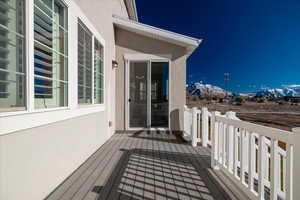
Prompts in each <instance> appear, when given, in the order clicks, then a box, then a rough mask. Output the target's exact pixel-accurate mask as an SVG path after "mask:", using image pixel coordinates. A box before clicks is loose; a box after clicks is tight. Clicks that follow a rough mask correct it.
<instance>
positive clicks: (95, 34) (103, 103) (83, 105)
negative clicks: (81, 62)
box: [76, 17, 106, 109]
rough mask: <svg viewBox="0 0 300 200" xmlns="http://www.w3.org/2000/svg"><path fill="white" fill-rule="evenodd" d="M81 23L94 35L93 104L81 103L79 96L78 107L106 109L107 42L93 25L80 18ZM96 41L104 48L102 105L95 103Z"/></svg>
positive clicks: (78, 21)
mask: <svg viewBox="0 0 300 200" xmlns="http://www.w3.org/2000/svg"><path fill="white" fill-rule="evenodd" d="M79 23H81V24H82V25H84V26H85V27H86V28H87V29H88V30H89V31H90V32H91V33H92V102H91V103H79V99H78V96H77V99H76V101H77V107H79V108H82V107H95V106H101V107H102V108H103V109H105V102H106V100H105V97H106V89H105V88H106V83H105V79H106V69H105V64H106V62H105V60H106V59H105V55H106V48H105V40H104V39H103V38H102V37H101V35H100V34H99V33H98V32H97V30H95V29H94V28H93V27H92V26H91V24H90V23H89V22H88V21H87V20H85V19H84V18H82V17H78V20H77V25H79ZM77 33H78V26H77ZM95 39H96V40H97V41H98V42H99V44H100V45H101V46H102V49H103V101H102V103H95V98H94V97H95V93H94V89H95V85H94V81H95V77H94V70H95V62H94V56H95V55H94V54H95ZM76 40H77V42H78V36H77V38H76ZM77 59H78V49H77ZM78 67H79V66H78V61H77V73H78ZM76 87H77V94H78V80H77V85H76Z"/></svg>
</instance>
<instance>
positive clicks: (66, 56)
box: [29, 0, 71, 111]
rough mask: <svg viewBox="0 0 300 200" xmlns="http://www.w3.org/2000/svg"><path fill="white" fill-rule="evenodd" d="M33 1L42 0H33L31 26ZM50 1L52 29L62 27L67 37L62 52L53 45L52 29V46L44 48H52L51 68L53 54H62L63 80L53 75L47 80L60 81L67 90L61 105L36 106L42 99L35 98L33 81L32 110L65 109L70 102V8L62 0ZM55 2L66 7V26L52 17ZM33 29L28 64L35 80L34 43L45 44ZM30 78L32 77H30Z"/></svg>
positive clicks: (58, 82)
mask: <svg viewBox="0 0 300 200" xmlns="http://www.w3.org/2000/svg"><path fill="white" fill-rule="evenodd" d="M35 1H42V0H34V1H33V13H31V14H32V20H33V27H34V23H35V22H34V19H35V13H34V12H35V7H37V6H36V5H35ZM51 1H52V9H51V8H47V9H48V11H49V12H51V14H52V17H51V22H52V31H53V30H54V29H55V28H57V27H59V28H62V29H63V32H64V39H65V38H67V41H66V42H64V50H63V51H64V52H60V51H58V50H56V49H55V46H54V43H55V39H54V37H55V35H54V31H53V32H52V41H51V42H52V47H46V48H49V49H51V50H52V70H53V69H54V68H55V67H54V62H55V58H54V56H62V57H63V59H64V66H63V68H64V70H63V71H64V76H65V80H63V79H61V78H58V79H57V77H54V76H53V77H52V78H49V81H50V80H51V81H52V86H53V85H54V84H61V83H62V84H64V85H65V86H64V90H67V91H65V92H64V94H63V95H64V97H63V99H64V100H63V101H65V102H64V105H63V106H59V105H57V106H54V107H50V108H37V101H40V99H43V98H36V97H35V95H36V92H35V85H36V84H35V83H34V82H33V84H34V86H33V87H34V88H33V107H32V108H31V109H32V110H34V111H36V110H41V111H43V110H49V109H50V110H58V109H66V108H69V104H70V98H69V90H70V88H71V87H70V81H69V77H70V75H69V66H70V65H69V40H70V39H69V36H70V34H69V12H70V9H69V5H68V4H67V3H66V2H65V1H64V0H51ZM55 4H59V5H60V6H63V7H64V8H65V9H66V11H65V12H64V25H65V26H66V27H63V26H61V25H60V24H57V22H55V18H54V14H55ZM37 9H39V10H41V8H37ZM45 14H46V13H45ZM47 17H49V16H47ZM49 18H50V17H49ZM34 31H35V28H33V38H30V39H32V42H33V63H31V65H32V66H31V65H30V64H29V66H31V67H32V68H33V81H35V77H36V75H35V69H34V68H35V66H34V65H35V64H34V59H35V58H34V55H35V53H34V51H35V47H36V43H37V44H39V45H40V44H42V45H43V46H46V45H45V44H43V43H42V42H40V41H37V40H36V39H35V37H34ZM60 59H61V58H60ZM60 67H61V66H60ZM37 76H38V75H37ZM30 78H32V77H30ZM53 92H54V91H52V95H53ZM31 96H32V95H31ZM54 101H55V100H54Z"/></svg>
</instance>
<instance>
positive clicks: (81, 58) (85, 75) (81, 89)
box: [78, 21, 93, 104]
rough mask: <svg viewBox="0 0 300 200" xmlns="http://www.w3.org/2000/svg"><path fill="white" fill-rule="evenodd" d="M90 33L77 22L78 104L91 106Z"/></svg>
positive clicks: (91, 58) (91, 62) (91, 65)
mask: <svg viewBox="0 0 300 200" xmlns="http://www.w3.org/2000/svg"><path fill="white" fill-rule="evenodd" d="M92 38H93V37H92V33H91V32H90V31H89V30H88V28H87V27H86V26H85V25H84V24H83V23H82V22H81V21H79V22H78V103H79V104H92V89H93V88H92V84H93V83H92V82H93V79H92V75H93V71H92V70H93V69H92V67H93V55H92Z"/></svg>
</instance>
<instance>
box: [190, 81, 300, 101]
mask: <svg viewBox="0 0 300 200" xmlns="http://www.w3.org/2000/svg"><path fill="white" fill-rule="evenodd" d="M188 92H189V94H190V95H198V96H201V97H205V96H225V95H226V90H224V89H222V88H220V87H218V86H214V85H211V84H203V83H193V84H190V85H188ZM228 95H229V96H248V97H254V96H258V97H273V98H281V97H285V96H288V97H300V85H294V86H284V87H283V88H275V89H269V88H265V89H262V90H259V91H257V92H251V93H237V94H234V93H231V92H228Z"/></svg>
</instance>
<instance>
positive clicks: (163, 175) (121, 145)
mask: <svg viewBox="0 0 300 200" xmlns="http://www.w3.org/2000/svg"><path fill="white" fill-rule="evenodd" d="M209 163H210V152H209V150H208V149H206V148H203V147H197V148H193V147H191V146H190V145H189V144H187V143H183V142H181V141H180V140H178V138H176V137H175V136H173V135H170V134H165V133H161V132H146V131H141V132H137V133H135V134H115V135H114V136H113V137H112V138H111V139H110V140H109V141H108V142H106V143H105V144H104V145H103V146H102V147H101V148H100V149H99V150H98V151H97V152H95V153H94V154H93V155H92V156H91V157H90V158H89V159H88V160H87V161H86V162H85V163H84V164H83V165H82V166H81V167H80V168H78V169H77V170H76V171H75V172H74V173H73V174H72V175H71V176H70V177H69V178H68V179H66V181H65V182H64V183H62V184H61V185H60V186H59V187H58V188H57V189H56V190H55V191H53V192H52V193H51V194H50V195H49V196H48V198H47V199H132V200H135V199H146V200H152V199H220V200H221V199H231V198H230V196H229V195H228V194H227V193H226V192H225V190H224V188H223V186H222V185H220V184H219V182H218V181H217V180H215V178H214V177H213V176H212V175H211V173H210V172H209Z"/></svg>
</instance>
